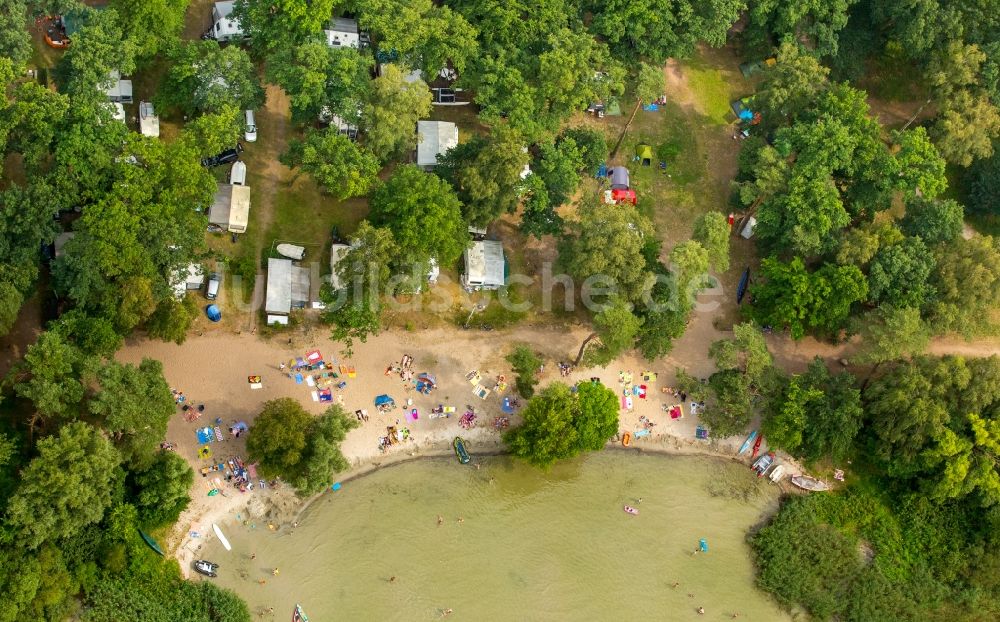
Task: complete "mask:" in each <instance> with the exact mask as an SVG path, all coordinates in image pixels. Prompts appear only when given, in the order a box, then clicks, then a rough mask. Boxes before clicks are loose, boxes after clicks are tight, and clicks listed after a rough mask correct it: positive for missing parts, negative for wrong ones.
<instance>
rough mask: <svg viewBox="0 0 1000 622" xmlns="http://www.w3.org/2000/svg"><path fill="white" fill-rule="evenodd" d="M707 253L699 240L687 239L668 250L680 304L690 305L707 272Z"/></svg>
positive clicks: (702, 284)
mask: <svg viewBox="0 0 1000 622" xmlns="http://www.w3.org/2000/svg"><path fill="white" fill-rule="evenodd" d="M708 262H709V253H708V251H707V250H705V247H703V246H702V245H701V244H700V243H699V242H696V241H695V240H688V241H686V242H681V243H680V244H678V245H677V246H675V247H673V248H672V249H671V250H670V263H671V265H672V266H673V273H674V276H675V277H676V283H677V292H678V295H679V296H680V297H681V304H683V305H685V306H688V307H690V306H691V305H692V303H693V302H694V298H695V296H696V295H697V294H698V291H699V290H701V288H702V287H703V286H704V282H705V276H706V275H707V274H708Z"/></svg>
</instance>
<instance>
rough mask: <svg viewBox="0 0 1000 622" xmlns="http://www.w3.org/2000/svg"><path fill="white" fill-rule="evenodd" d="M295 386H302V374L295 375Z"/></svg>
mask: <svg viewBox="0 0 1000 622" xmlns="http://www.w3.org/2000/svg"><path fill="white" fill-rule="evenodd" d="M295 384H302V374H295Z"/></svg>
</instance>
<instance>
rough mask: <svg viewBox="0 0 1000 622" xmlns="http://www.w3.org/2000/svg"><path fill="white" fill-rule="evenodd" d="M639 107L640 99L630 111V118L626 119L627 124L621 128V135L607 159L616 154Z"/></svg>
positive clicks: (640, 104)
mask: <svg viewBox="0 0 1000 622" xmlns="http://www.w3.org/2000/svg"><path fill="white" fill-rule="evenodd" d="M640 106H642V100H641V99H640V100H637V101H636V102H635V108H633V109H632V116H630V117H629V118H628V122H627V123H626V124H625V127H624V128H622V133H621V135H620V136H619V137H618V142H616V143H615V148H614V149H612V150H611V155H610V156H609V157H608V159H609V160H610V159H611V158H613V157H615V155H617V154H618V148H619V147H621V146H622V141H623V140H625V134H628V128H629V126H630V125H632V121H633V120H635V115H636V113H638V112H639V107H640Z"/></svg>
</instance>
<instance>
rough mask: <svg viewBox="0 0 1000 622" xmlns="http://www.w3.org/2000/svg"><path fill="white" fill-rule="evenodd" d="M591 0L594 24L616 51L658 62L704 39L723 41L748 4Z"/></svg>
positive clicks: (727, 0) (684, 52)
mask: <svg viewBox="0 0 1000 622" xmlns="http://www.w3.org/2000/svg"><path fill="white" fill-rule="evenodd" d="M591 5H592V9H591V10H592V11H593V15H594V18H593V22H592V23H591V26H590V27H591V29H592V30H593V31H594V33H595V34H597V35H599V36H601V37H603V38H605V39H606V40H607V41H608V43H609V45H610V46H611V48H612V50H613V51H614V52H615V55H616V56H618V57H620V58H624V59H628V60H639V59H642V58H648V59H649V61H650V62H651V63H652V64H654V65H660V64H662V63H663V62H664V61H665V60H666V59H667V58H670V57H684V56H689V55H690V54H691V53H693V52H694V49H695V45H696V44H698V43H700V42H705V43H708V44H709V45H712V46H714V47H721V46H722V45H724V44H725V42H726V33H727V32H728V30H729V28H730V27H731V26H732V25H733V24H734V23H736V20H737V19H738V18H739V16H740V13H741V12H742V11H743V10H744V9H746V3H745V2H743V1H742V0H713V1H712V2H690V1H688V0H681V1H679V2H666V1H664V0H594V1H593V2H592V3H591Z"/></svg>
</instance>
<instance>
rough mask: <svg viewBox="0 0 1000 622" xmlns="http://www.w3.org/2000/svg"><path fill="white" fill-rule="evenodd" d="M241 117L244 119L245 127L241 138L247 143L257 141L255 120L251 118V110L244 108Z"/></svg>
mask: <svg viewBox="0 0 1000 622" xmlns="http://www.w3.org/2000/svg"><path fill="white" fill-rule="evenodd" d="M243 118H244V120H245V121H246V129H245V130H244V131H243V138H245V139H246V141H247V142H248V143H253V142H257V121H255V120H254V118H253V110H244V111H243Z"/></svg>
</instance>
